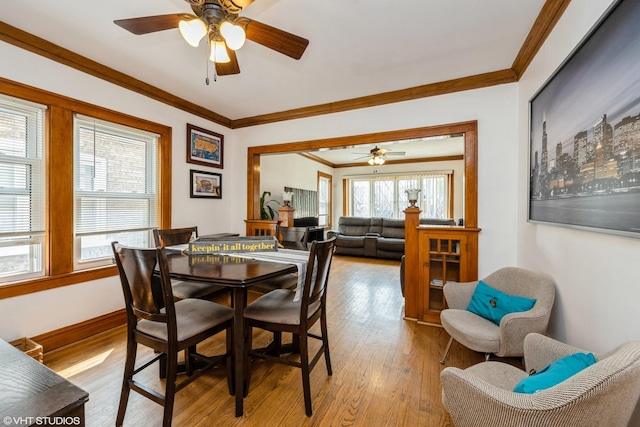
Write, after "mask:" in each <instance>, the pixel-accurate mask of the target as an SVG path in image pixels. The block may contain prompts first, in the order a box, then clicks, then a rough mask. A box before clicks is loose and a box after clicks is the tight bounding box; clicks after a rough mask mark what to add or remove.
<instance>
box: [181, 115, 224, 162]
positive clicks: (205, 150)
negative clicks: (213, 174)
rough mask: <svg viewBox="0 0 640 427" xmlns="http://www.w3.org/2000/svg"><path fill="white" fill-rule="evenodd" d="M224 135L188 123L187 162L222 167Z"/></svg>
mask: <svg viewBox="0 0 640 427" xmlns="http://www.w3.org/2000/svg"><path fill="white" fill-rule="evenodd" d="M223 145H224V136H222V135H220V134H219V133H215V132H211V131H209V130H206V129H202V128H199V127H197V126H194V125H190V124H188V123H187V163H195V164H197V165H202V166H211V167H214V168H220V169H222V160H223V148H224V147H223Z"/></svg>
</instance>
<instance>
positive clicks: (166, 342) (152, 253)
mask: <svg viewBox="0 0 640 427" xmlns="http://www.w3.org/2000/svg"><path fill="white" fill-rule="evenodd" d="M111 246H112V249H113V253H114V256H115V261H116V265H117V267H118V273H119V275H120V283H121V285H122V291H123V294H124V300H125V308H126V312H127V351H126V359H125V367H124V376H123V380H122V390H121V393H120V404H119V406H118V415H117V418H116V426H121V425H122V423H123V421H124V416H125V412H126V410H127V402H128V400H129V393H130V391H131V390H133V391H135V392H137V393H139V394H141V395H143V396H145V397H146V398H148V399H150V400H152V401H154V402H156V403H158V404H159V405H162V406H163V407H164V414H163V422H162V424H163V426H170V425H171V419H172V415H173V403H174V400H175V394H176V392H178V391H180V390H181V389H182V388H184V387H185V386H186V385H187V384H189V383H191V382H192V381H193V380H194V379H196V378H197V377H199V376H200V375H201V374H202V373H204V372H205V371H206V370H207V369H209V368H211V367H213V366H214V365H216V364H220V361H223V362H225V363H226V368H227V383H228V387H229V391H230V393H233V373H232V361H231V359H232V358H231V350H232V348H233V345H232V344H233V343H232V336H233V334H232V331H231V328H232V326H233V314H234V313H233V309H231V308H229V307H225V306H223V305H220V304H217V303H214V302H212V301H206V300H201V299H196V298H187V299H183V300H180V301H175V300H174V297H173V291H172V286H171V282H170V280H169V268H168V265H167V258H166V253H165V249H164V248H155V249H148V248H130V247H125V246H122V245H120V244H118V243H117V242H113V243H112V244H111ZM225 330H226V351H225V353H224V354H223V355H220V356H217V357H208V356H204V355H202V354H199V353H197V352H196V345H197V344H198V343H200V342H202V341H203V340H205V339H207V338H209V337H211V336H214V335H216V334H218V333H219V332H222V331H225ZM138 344H142V345H144V346H147V347H150V348H152V349H153V350H155V351H156V353H158V354H157V355H156V356H154V357H153V358H151V360H149V361H147V362H145V363H143V364H142V365H140V366H139V367H137V368H136V367H135V365H136V353H137V349H138ZM183 350H184V360H185V368H186V374H187V377H188V378H186V379H184V380H181V381H180V382H179V383H178V382H177V370H178V353H180V352H181V351H183ZM163 358H166V360H167V363H166V373H165V376H166V382H165V390H164V395H162V394H160V393H159V392H158V391H156V390H154V389H152V388H151V387H149V386H147V385H145V384H142V383H141V382H139V381H138V380H136V379H134V376H135V375H136V374H138V373H139V372H141V371H142V370H144V369H145V368H147V367H149V366H151V365H152V364H153V363H154V362H156V361H158V360H162V359H163ZM196 361H197V362H200V363H203V364H204V367H203V368H199V369H195V362H196Z"/></svg>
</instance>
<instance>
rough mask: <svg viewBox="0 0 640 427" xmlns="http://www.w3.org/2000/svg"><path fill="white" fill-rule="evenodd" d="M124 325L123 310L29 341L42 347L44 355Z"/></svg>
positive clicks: (125, 316)
mask: <svg viewBox="0 0 640 427" xmlns="http://www.w3.org/2000/svg"><path fill="white" fill-rule="evenodd" d="M125 323H127V311H126V310H125V309H124V308H123V309H121V310H117V311H114V312H111V313H107V314H104V315H102V316H98V317H94V318H93V319H89V320H85V321H84V322H80V323H76V324H74V325H69V326H65V327H64V328H60V329H56V330H54V331H50V332H45V333H44V334H41V335H38V336H35V337H32V338H31V339H32V340H34V341H35V342H37V343H38V344H40V345H42V347H43V349H44V352H45V353H46V352H49V351H51V350H55V349H57V348H60V347H63V346H65V345H68V344H71V343H74V342H76V341H80V340H82V339H85V338H89V337H91V336H93V335H95V334H99V333H100V332H105V331H108V330H109V329H112V328H115V327H116V326H120V325H124V324H125Z"/></svg>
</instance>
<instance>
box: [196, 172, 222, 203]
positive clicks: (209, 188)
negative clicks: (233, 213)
mask: <svg viewBox="0 0 640 427" xmlns="http://www.w3.org/2000/svg"><path fill="white" fill-rule="evenodd" d="M190 172H191V179H190V181H189V183H190V185H189V189H190V193H189V196H190V197H191V198H192V199H222V174H219V173H215V172H205V171H198V170H193V169H191V171H190Z"/></svg>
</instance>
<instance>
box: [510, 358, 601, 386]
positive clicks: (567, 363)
mask: <svg viewBox="0 0 640 427" xmlns="http://www.w3.org/2000/svg"><path fill="white" fill-rule="evenodd" d="M594 363H596V358H595V356H594V355H593V353H575V354H572V355H571V356H566V357H563V358H562V359H558V360H556V361H555V362H553V363H552V364H550V365H548V366H546V367H545V368H544V369H542V370H540V371H538V372H536V373H535V374H532V375H529V376H528V377H526V378H523V379H522V380H521V381H520V382H519V383H518V384H517V385H516V386H515V388H514V389H513V391H515V392H516V393H528V394H531V393H535V392H537V391H540V390H545V389H547V388H550V387H553V386H554V385H556V384H560V383H561V382H562V381H564V380H566V379H567V378H569V377H571V376H572V375H575V374H577V373H578V372H580V371H582V370H583V369H585V368H587V367H589V366H591V365H593V364H594Z"/></svg>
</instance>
